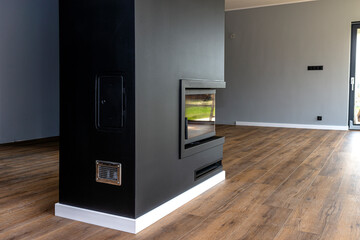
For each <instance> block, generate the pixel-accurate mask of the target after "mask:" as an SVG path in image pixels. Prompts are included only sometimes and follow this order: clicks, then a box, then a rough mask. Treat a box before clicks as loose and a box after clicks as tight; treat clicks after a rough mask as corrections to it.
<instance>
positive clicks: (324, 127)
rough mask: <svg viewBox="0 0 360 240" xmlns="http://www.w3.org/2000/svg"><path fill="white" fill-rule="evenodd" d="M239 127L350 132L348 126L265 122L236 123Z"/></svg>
mask: <svg viewBox="0 0 360 240" xmlns="http://www.w3.org/2000/svg"><path fill="white" fill-rule="evenodd" d="M235 124H236V125H237V126H252V127H277V128H302V129H319V130H343V131H347V130H349V127H348V126H337V125H310V124H288V123H263V122H241V121H237V122H236V123H235Z"/></svg>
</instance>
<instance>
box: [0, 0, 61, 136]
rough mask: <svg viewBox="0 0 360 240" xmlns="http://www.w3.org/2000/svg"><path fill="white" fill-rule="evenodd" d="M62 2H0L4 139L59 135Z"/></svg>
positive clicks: (0, 104)
mask: <svg viewBox="0 0 360 240" xmlns="http://www.w3.org/2000/svg"><path fill="white" fill-rule="evenodd" d="M58 44H59V42H58V1H57V0H0V143H5V142H13V141H18V140H29V139H36V138H44V137H50V136H57V135H58V134H59V133H58V132H59V130H58V129H59V127H58V125H59V93H58V92H59V67H58V65H59V64H58V61H59V60H58V58H59V55H58V51H59V48H58Z"/></svg>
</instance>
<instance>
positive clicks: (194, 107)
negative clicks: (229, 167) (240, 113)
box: [180, 80, 226, 158]
mask: <svg viewBox="0 0 360 240" xmlns="http://www.w3.org/2000/svg"><path fill="white" fill-rule="evenodd" d="M180 85H181V107H180V110H181V111H180V112H181V121H180V138H181V139H180V158H186V157H188V156H191V155H193V154H196V153H199V152H202V151H205V150H206V149H209V148H213V147H215V146H218V145H222V144H224V138H223V137H218V136H216V132H215V106H216V101H215V100H216V89H217V88H225V86H226V83H225V82H224V81H214V80H181V84H180Z"/></svg>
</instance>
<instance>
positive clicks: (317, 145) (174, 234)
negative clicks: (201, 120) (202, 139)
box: [0, 126, 360, 240]
mask: <svg viewBox="0 0 360 240" xmlns="http://www.w3.org/2000/svg"><path fill="white" fill-rule="evenodd" d="M217 132H218V134H219V135H224V136H226V145H225V149H224V169H225V170H226V172H227V180H226V181H225V182H224V183H221V184H219V185H217V186H216V187H214V188H213V189H211V190H209V191H208V192H206V193H204V194H203V195H201V196H200V197H198V198H196V199H195V200H193V201H192V202H190V203H188V204H186V205H185V206H183V207H181V208H179V209H178V210H177V211H175V212H173V213H171V214H170V215H168V216H167V217H165V218H163V219H161V220H160V221H158V222H157V223H155V224H154V225H152V226H151V227H149V228H148V229H146V230H144V231H142V232H141V233H139V234H138V235H136V236H135V235H131V234H127V233H122V232H118V231H114V230H109V229H105V228H101V227H96V226H92V225H88V224H84V223H79V222H75V221H71V220H67V219H62V218H59V217H55V216H54V204H55V203H56V202H57V201H58V143H57V142H47V143H40V144H17V145H6V146H0V239H62V240H65V239H66V240H67V239H76V240H80V239H96V240H99V239H119V240H122V239H165V240H172V239H186V240H187V239H205V240H210V239H231V240H232V239H250V240H254V239H261V240H266V239H286V240H293V239H306V240H312V239H326V240H330V239H336V240H340V239H346V240H349V239H360V132H351V131H349V132H345V131H321V130H299V129H279V128H256V127H235V126H218V128H217Z"/></svg>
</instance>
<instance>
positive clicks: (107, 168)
mask: <svg viewBox="0 0 360 240" xmlns="http://www.w3.org/2000/svg"><path fill="white" fill-rule="evenodd" d="M96 182H100V183H107V184H112V185H117V186H121V164H120V163H113V162H105V161H96Z"/></svg>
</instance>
